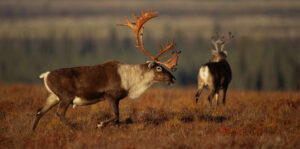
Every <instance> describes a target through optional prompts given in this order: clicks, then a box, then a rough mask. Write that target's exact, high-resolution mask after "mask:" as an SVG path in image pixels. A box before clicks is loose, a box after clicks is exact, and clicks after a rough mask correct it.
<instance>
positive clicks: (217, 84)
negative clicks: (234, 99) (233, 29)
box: [195, 32, 233, 105]
mask: <svg viewBox="0 0 300 149" xmlns="http://www.w3.org/2000/svg"><path fill="white" fill-rule="evenodd" d="M232 38H233V36H232V34H231V33H230V32H229V37H228V39H225V37H221V38H220V37H219V35H217V40H216V41H215V40H214V37H212V38H211V43H212V44H213V45H214V47H215V49H212V50H211V54H212V55H213V58H212V59H211V60H210V61H209V62H208V63H206V64H204V65H203V66H201V67H200V69H199V73H198V90H197V93H196V95H195V100H196V103H197V102H198V99H199V96H200V94H201V92H202V90H203V88H204V87H208V88H209V90H210V95H209V96H208V101H209V103H210V105H212V98H213V97H214V96H216V101H217V104H219V100H218V98H219V90H220V89H223V104H225V103H226V92H227V88H228V85H229V83H230V81H231V77H232V76H231V68H230V65H229V63H228V62H227V60H226V57H227V51H225V50H224V46H225V45H226V44H228V43H229V42H230V41H231V39H232ZM219 46H220V47H221V50H220V51H219Z"/></svg>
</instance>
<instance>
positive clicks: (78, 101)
mask: <svg viewBox="0 0 300 149" xmlns="http://www.w3.org/2000/svg"><path fill="white" fill-rule="evenodd" d="M101 99H102V98H96V99H84V98H80V97H77V96H76V97H75V98H74V99H73V102H72V103H73V108H75V107H76V106H84V105H90V104H94V103H97V102H99V101H100V100H101Z"/></svg>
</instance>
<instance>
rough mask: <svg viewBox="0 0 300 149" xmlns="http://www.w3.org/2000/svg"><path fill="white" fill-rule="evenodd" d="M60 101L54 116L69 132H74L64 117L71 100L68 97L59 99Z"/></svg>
mask: <svg viewBox="0 0 300 149" xmlns="http://www.w3.org/2000/svg"><path fill="white" fill-rule="evenodd" d="M60 99H61V102H60V103H59V105H58V109H57V112H56V116H57V117H58V118H59V120H60V121H61V122H62V123H64V124H65V125H66V126H68V127H69V128H70V129H71V130H75V129H76V128H75V127H74V126H73V125H72V124H71V123H70V122H68V120H67V119H66V117H65V115H66V111H67V110H68V107H69V105H70V103H71V102H72V100H73V98H71V97H69V98H60Z"/></svg>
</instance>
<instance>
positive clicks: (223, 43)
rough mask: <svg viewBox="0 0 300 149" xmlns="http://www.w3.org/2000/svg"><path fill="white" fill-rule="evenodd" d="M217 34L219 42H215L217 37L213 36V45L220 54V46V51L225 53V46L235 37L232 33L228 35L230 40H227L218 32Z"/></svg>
mask: <svg viewBox="0 0 300 149" xmlns="http://www.w3.org/2000/svg"><path fill="white" fill-rule="evenodd" d="M216 34H217V40H216V41H214V38H215V37H214V36H212V37H211V40H210V41H211V43H212V44H213V45H214V47H215V50H216V51H217V52H219V47H218V45H220V47H221V50H220V51H223V50H224V46H225V45H227V44H228V43H229V42H230V41H231V39H232V38H233V37H234V36H233V35H232V34H231V32H229V33H228V35H229V38H228V39H225V37H224V36H222V37H220V36H219V33H218V32H217V33H216Z"/></svg>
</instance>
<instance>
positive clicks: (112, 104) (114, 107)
mask: <svg viewBox="0 0 300 149" xmlns="http://www.w3.org/2000/svg"><path fill="white" fill-rule="evenodd" d="M119 101H120V100H115V99H112V98H110V99H109V103H110V107H111V108H112V110H113V117H111V118H109V119H108V120H106V121H102V122H100V123H98V124H97V128H101V127H104V126H106V125H107V124H109V123H111V122H114V124H119Z"/></svg>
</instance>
